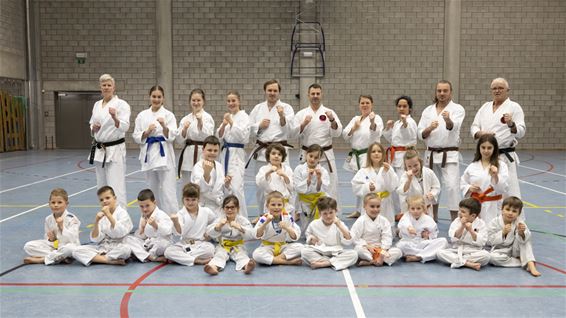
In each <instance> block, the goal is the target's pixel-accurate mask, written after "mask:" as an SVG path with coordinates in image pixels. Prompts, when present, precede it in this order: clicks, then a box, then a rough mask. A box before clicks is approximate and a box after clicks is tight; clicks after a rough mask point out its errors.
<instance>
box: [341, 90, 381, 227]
mask: <svg viewBox="0 0 566 318" xmlns="http://www.w3.org/2000/svg"><path fill="white" fill-rule="evenodd" d="M358 104H359V108H360V116H355V117H354V118H352V120H351V121H350V123H349V124H348V125H347V126H346V128H344V130H343V131H342V137H344V140H345V141H346V142H350V145H351V146H352V150H351V151H350V152H349V153H348V156H347V157H346V161H345V162H344V169H345V170H347V171H351V172H353V173H356V172H357V171H358V170H360V169H361V168H362V167H365V165H366V157H367V151H368V146H369V145H370V144H371V143H372V142H376V141H377V142H379V141H380V139H381V131H382V130H383V120H382V119H381V117H379V115H376V114H375V113H374V112H373V97H371V95H360V97H359V98H358ZM361 210H362V199H361V198H360V197H356V210H355V211H354V212H352V213H351V214H349V215H348V217H351V218H357V217H359V216H360V211H361Z"/></svg>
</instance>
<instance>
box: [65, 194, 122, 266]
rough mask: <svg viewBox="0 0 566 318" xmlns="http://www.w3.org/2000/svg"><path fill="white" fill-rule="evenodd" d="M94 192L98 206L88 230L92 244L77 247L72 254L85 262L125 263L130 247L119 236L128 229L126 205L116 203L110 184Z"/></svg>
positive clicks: (87, 264)
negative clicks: (92, 224)
mask: <svg viewBox="0 0 566 318" xmlns="http://www.w3.org/2000/svg"><path fill="white" fill-rule="evenodd" d="M96 194H97V195H98V201H100V205H101V206H102V209H100V211H99V212H98V213H96V218H95V219H94V227H93V228H92V231H91V232H90V240H91V241H92V242H94V243H95V244H96V245H83V246H80V247H78V248H77V249H75V251H74V252H73V257H74V258H75V259H76V260H77V261H79V262H81V263H82V264H83V265H85V266H89V265H90V264H91V263H102V264H112V265H125V264H126V260H127V259H128V258H129V257H130V254H131V250H130V248H129V247H128V246H127V245H126V244H124V242H123V240H124V237H126V236H127V235H128V234H130V231H132V228H133V224H132V219H130V215H129V214H128V212H127V211H126V209H124V208H123V207H122V206H120V205H118V204H117V200H116V195H115V194H114V190H113V189H112V187H110V186H104V187H102V188H100V189H98V191H97V192H96Z"/></svg>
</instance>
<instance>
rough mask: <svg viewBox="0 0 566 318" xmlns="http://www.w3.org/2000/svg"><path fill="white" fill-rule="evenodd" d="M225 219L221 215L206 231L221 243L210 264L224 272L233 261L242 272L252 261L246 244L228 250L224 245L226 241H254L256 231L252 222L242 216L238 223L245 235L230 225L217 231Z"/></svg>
mask: <svg viewBox="0 0 566 318" xmlns="http://www.w3.org/2000/svg"><path fill="white" fill-rule="evenodd" d="M224 217H226V216H225V215H221V216H220V217H219V218H217V219H216V220H215V221H214V222H213V223H212V224H210V225H209V226H208V229H207V231H206V233H207V234H208V236H210V237H211V238H213V239H216V240H218V241H219V243H218V245H216V248H215V251H214V257H213V258H212V260H211V261H210V262H209V263H208V264H210V265H214V266H216V267H217V268H218V269H219V270H223V269H224V267H225V266H226V262H227V261H228V260H229V259H231V260H232V261H234V262H235V263H236V270H237V271H240V270H243V269H244V267H246V265H247V264H248V262H249V261H250V257H249V256H248V251H247V250H246V246H245V244H244V243H242V244H237V245H236V246H233V247H227V248H224V247H223V246H222V244H223V242H225V241H226V240H229V241H239V240H243V241H245V240H253V239H255V231H254V229H253V228H252V225H251V223H250V221H249V220H248V219H247V218H245V217H243V216H241V215H238V216H236V222H238V223H239V224H240V226H242V228H243V229H244V233H242V232H240V231H239V230H237V229H235V228H233V227H231V226H230V224H224V226H222V228H221V229H220V231H216V229H215V228H214V227H215V226H216V224H217V223H218V222H220V220H221V219H222V218H224ZM226 249H229V251H227V250H226Z"/></svg>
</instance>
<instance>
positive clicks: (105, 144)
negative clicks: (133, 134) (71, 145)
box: [88, 138, 126, 168]
mask: <svg viewBox="0 0 566 318" xmlns="http://www.w3.org/2000/svg"><path fill="white" fill-rule="evenodd" d="M124 142H126V138H120V139H118V140H114V141H109V142H99V141H96V140H95V139H93V140H92V147H90V156H89V158H88V163H90V164H91V165H92V164H94V153H95V152H96V148H98V149H104V148H106V147H110V146H116V145H119V144H121V143H124ZM105 164H106V151H105V152H104V159H102V168H104V165H105Z"/></svg>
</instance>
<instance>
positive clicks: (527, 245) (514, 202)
mask: <svg viewBox="0 0 566 318" xmlns="http://www.w3.org/2000/svg"><path fill="white" fill-rule="evenodd" d="M522 210H523V202H522V201H521V199H519V198H517V197H508V198H506V199H505V200H503V208H502V210H501V215H499V216H498V217H496V218H494V219H493V220H491V222H490V223H489V225H488V234H489V238H488V242H489V245H491V253H490V263H491V264H492V265H494V266H503V267H523V268H525V269H526V270H527V271H528V272H529V273H531V275H533V276H535V277H538V276H540V275H541V273H540V272H539V271H538V270H537V268H536V264H535V256H534V255H533V246H532V243H531V231H530V230H529V228H528V227H527V225H526V224H525V223H524V222H523V221H521V220H520V219H519V215H521V212H522Z"/></svg>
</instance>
